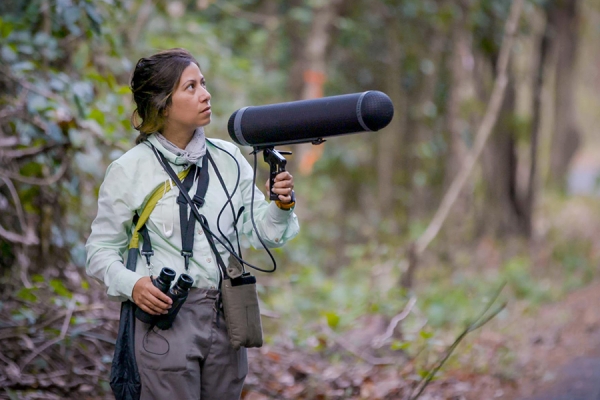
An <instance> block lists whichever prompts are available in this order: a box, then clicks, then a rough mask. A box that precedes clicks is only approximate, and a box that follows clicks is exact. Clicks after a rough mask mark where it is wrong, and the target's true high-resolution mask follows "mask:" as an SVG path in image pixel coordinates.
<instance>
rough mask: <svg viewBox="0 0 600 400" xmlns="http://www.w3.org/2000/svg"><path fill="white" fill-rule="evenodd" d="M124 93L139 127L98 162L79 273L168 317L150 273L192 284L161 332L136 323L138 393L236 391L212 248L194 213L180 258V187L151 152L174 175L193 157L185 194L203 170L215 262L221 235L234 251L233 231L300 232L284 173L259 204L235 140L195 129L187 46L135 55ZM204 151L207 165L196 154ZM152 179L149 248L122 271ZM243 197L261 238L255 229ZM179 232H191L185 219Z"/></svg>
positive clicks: (251, 237) (198, 92) (196, 83)
mask: <svg viewBox="0 0 600 400" xmlns="http://www.w3.org/2000/svg"><path fill="white" fill-rule="evenodd" d="M131 90H132V92H133V99H134V101H135V103H136V106H137V109H136V111H135V112H134V114H133V116H132V121H133V123H134V126H135V128H136V129H137V130H138V131H139V132H140V135H139V137H138V139H137V140H136V143H137V145H136V146H135V147H134V148H133V149H131V150H130V151H128V152H127V153H125V154H124V155H123V156H121V157H120V158H119V159H118V160H116V161H114V162H113V163H112V164H111V165H110V166H109V167H108V169H107V171H106V175H105V179H104V182H103V183H102V186H101V187H100V192H99V198H98V215H97V217H96V219H95V220H94V222H93V223H92V233H91V235H90V237H89V239H88V241H87V244H86V250H87V272H88V274H89V275H91V276H93V277H94V278H96V279H98V280H100V281H101V282H103V283H104V284H105V285H106V287H107V294H108V296H109V298H111V299H115V300H118V301H125V300H131V301H133V302H134V303H135V304H136V305H137V306H138V307H139V308H140V309H141V310H143V311H144V312H146V313H148V314H150V315H162V314H167V313H168V312H169V309H170V307H171V303H172V301H171V299H170V298H169V297H168V296H167V295H165V294H164V293H162V292H161V291H160V290H159V289H158V288H157V287H155V286H154V284H153V283H152V280H151V276H157V275H158V274H159V272H160V270H161V268H162V267H169V268H171V269H173V270H175V271H176V272H177V274H178V275H179V274H181V273H187V274H188V275H189V276H191V277H192V278H193V280H194V284H193V286H194V287H193V288H192V289H191V290H190V293H189V295H188V298H187V301H186V302H185V303H184V304H183V307H182V308H181V310H180V311H179V313H178V315H177V317H176V318H175V320H174V323H173V326H172V327H171V328H170V329H168V330H159V329H158V328H156V327H152V326H150V325H148V324H145V323H142V322H141V321H139V320H138V321H136V328H135V353H136V362H137V366H138V369H139V372H140V378H141V384H142V389H141V398H142V399H168V398H170V399H200V398H201V399H202V400H207V399H235V398H239V397H240V394H241V390H242V386H243V382H244V379H245V376H246V374H247V358H246V349H245V348H243V347H242V348H240V349H239V350H234V349H233V348H232V347H231V345H230V344H229V340H228V335H227V331H226V324H225V322H224V320H223V312H222V310H221V308H220V307H219V302H218V298H219V287H220V286H219V285H220V282H221V272H220V270H219V267H218V265H217V262H216V259H215V254H213V252H212V251H211V246H210V244H209V242H208V240H207V237H206V236H207V235H206V234H205V233H204V231H203V229H202V227H201V226H200V224H199V223H195V221H194V218H191V223H195V226H194V229H192V230H191V234H192V235H193V249H192V251H191V252H188V253H186V255H187V256H189V255H190V254H191V257H184V256H182V247H183V246H184V244H183V242H182V240H183V238H182V228H181V226H182V224H183V223H184V222H186V223H187V221H184V219H187V218H184V217H183V215H184V214H181V215H180V212H181V204H180V203H181V202H180V203H178V202H177V199H178V193H179V190H178V189H177V187H175V186H174V185H173V183H172V181H170V180H169V175H167V172H165V170H164V168H163V166H162V165H161V163H160V162H159V161H158V159H157V154H155V152H154V149H156V150H158V152H160V153H161V154H162V156H163V157H164V159H166V160H167V161H168V164H169V165H170V166H171V167H172V169H173V170H174V171H175V173H179V172H181V171H183V170H185V169H187V168H191V166H192V165H196V167H194V168H193V169H194V170H196V172H195V175H198V176H199V177H196V176H194V181H193V186H192V187H191V189H190V191H189V194H190V196H194V193H196V188H197V185H198V181H199V180H200V177H201V176H202V174H208V188H207V191H206V195H205V196H204V203H203V205H202V206H201V208H199V211H200V213H201V214H202V215H204V216H205V217H206V219H207V220H208V224H209V226H210V228H211V231H212V232H215V233H217V232H218V234H217V236H219V237H221V238H222V240H221V242H216V246H217V250H218V252H219V254H220V256H221V258H222V259H223V260H228V259H229V252H228V250H227V249H226V248H225V246H224V245H223V244H225V245H227V247H228V248H229V249H230V250H234V249H235V248H236V243H238V245H239V238H238V237H237V234H238V233H239V235H241V236H244V237H246V238H247V239H248V241H249V242H250V243H251V244H252V245H253V246H255V247H260V246H261V242H260V238H262V242H263V243H264V244H265V245H266V246H268V247H277V246H281V245H282V244H284V243H285V242H286V241H288V240H290V239H291V238H293V237H294V236H295V235H296V234H297V233H298V230H299V227H298V222H297V218H296V216H295V214H294V212H293V204H294V203H293V188H294V181H293V177H292V176H291V175H290V174H289V173H288V172H282V173H280V174H279V175H277V178H276V179H275V183H274V185H273V192H274V193H277V194H278V195H279V201H278V202H271V203H268V202H267V201H266V200H265V198H264V196H263V195H262V193H261V192H260V191H258V190H253V189H254V185H253V170H252V168H251V167H250V165H249V164H248V162H247V161H246V160H245V158H244V157H243V156H242V155H241V153H240V151H239V149H238V148H237V147H236V146H235V145H233V144H231V143H229V142H226V141H221V140H217V139H211V140H206V139H205V136H204V130H203V127H204V126H206V125H208V124H209V123H210V120H211V107H210V99H211V95H210V93H209V92H208V90H207V87H206V81H205V79H204V76H203V74H202V72H201V70H200V66H199V64H198V62H197V61H196V60H195V59H194V57H193V56H192V55H191V54H190V53H189V52H187V51H186V50H183V49H171V50H167V51H163V52H160V53H157V54H154V55H152V56H150V57H148V58H142V59H140V60H139V61H138V63H137V65H136V67H135V71H134V73H133V76H132V79H131ZM137 122H139V123H137ZM207 152H208V153H209V154H210V156H211V157H212V159H213V160H214V165H212V164H208V166H207V164H206V162H205V163H204V164H203V163H202V161H205V160H204V159H205V158H206V156H208V154H207ZM209 159H210V158H209ZM203 165H204V167H202V166H203ZM201 167H202V168H201ZM215 168H216V169H217V171H215ZM218 174H220V175H221V177H219V176H218ZM220 178H222V182H221V179H220ZM160 185H163V186H165V187H167V186H169V185H170V187H169V189H171V188H172V189H171V190H169V191H166V190H165V192H166V193H165V194H164V196H163V197H162V198H161V199H160V200H159V202H158V204H157V205H156V208H155V209H154V210H153V211H152V214H151V215H150V217H149V220H148V222H147V223H146V228H147V231H148V234H149V236H148V237H149V239H150V240H149V242H150V243H151V245H152V252H153V255H151V256H149V255H148V253H145V254H144V255H148V258H146V257H137V263H136V267H135V271H130V270H128V269H127V268H126V267H125V265H124V260H123V255H124V254H125V253H126V250H127V247H128V244H129V240H130V238H131V232H132V218H133V216H134V215H135V214H136V213H139V212H140V211H141V210H142V209H143V206H144V205H145V203H146V202H147V200H148V196H149V194H150V193H151V192H152V191H153V190H155V189H156V188H157V187H159V186H160ZM268 189H269V188H267V190H268ZM253 193H254V200H253V201H252V196H253ZM228 196H229V197H231V202H230V203H229V204H228ZM231 204H232V205H233V207H231ZM251 204H253V205H254V212H253V216H254V220H255V223H256V228H257V230H258V232H259V235H260V238H259V237H258V236H257V233H256V231H255V229H253V222H252V218H251ZM183 207H187V204H185V205H184V206H183ZM185 215H189V209H187V211H185ZM238 217H239V218H238ZM183 226H184V227H185V224H183ZM186 232H188V233H189V232H190V231H189V230H188V229H187V228H186ZM184 236H186V237H189V235H187V234H186V235H184ZM228 243H229V245H228ZM183 253H185V252H183ZM147 261H148V262H147Z"/></svg>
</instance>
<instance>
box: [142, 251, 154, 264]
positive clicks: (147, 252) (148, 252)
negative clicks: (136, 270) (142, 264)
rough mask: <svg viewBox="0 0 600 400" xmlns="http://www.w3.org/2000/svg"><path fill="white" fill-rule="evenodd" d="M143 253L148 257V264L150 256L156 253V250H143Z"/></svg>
mask: <svg viewBox="0 0 600 400" xmlns="http://www.w3.org/2000/svg"><path fill="white" fill-rule="evenodd" d="M141 254H142V255H143V256H144V257H146V264H148V265H150V257H152V256H153V255H154V250H150V251H144V250H142V251H141Z"/></svg>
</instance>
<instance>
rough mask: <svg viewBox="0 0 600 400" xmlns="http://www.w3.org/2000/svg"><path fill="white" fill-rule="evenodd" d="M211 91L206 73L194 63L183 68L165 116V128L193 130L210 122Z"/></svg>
mask: <svg viewBox="0 0 600 400" xmlns="http://www.w3.org/2000/svg"><path fill="white" fill-rule="evenodd" d="M211 113H212V112H211V110H210V93H208V90H206V82H205V80H204V75H202V72H200V68H198V66H197V65H196V64H194V63H190V65H189V66H188V67H187V68H186V69H184V70H183V73H182V74H181V78H179V82H178V83H177V86H176V87H175V89H174V90H173V94H172V96H171V105H170V106H169V107H168V108H167V110H166V113H165V116H166V119H165V130H173V129H177V130H179V129H184V130H190V131H193V130H195V129H196V128H198V127H200V126H205V125H208V124H209V123H210V116H211Z"/></svg>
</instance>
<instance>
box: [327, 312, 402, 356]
mask: <svg viewBox="0 0 600 400" xmlns="http://www.w3.org/2000/svg"><path fill="white" fill-rule="evenodd" d="M321 329H322V331H323V332H324V333H325V334H326V335H327V337H328V338H330V339H331V340H333V341H334V342H335V343H336V344H337V345H338V346H340V347H342V348H343V349H344V350H346V351H347V352H349V353H351V354H353V355H354V356H356V357H358V358H360V359H361V360H364V361H366V362H367V363H369V364H371V365H394V364H397V363H398V360H397V359H393V358H388V357H386V358H382V357H373V356H372V355H370V354H366V353H365V352H364V351H359V350H356V349H355V348H354V347H353V346H351V345H350V344H348V343H346V341H345V340H343V339H342V338H340V337H339V336H337V335H336V334H335V333H334V332H333V331H332V330H331V328H330V327H329V325H327V322H326V321H321Z"/></svg>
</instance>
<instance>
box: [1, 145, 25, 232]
mask: <svg viewBox="0 0 600 400" xmlns="http://www.w3.org/2000/svg"><path fill="white" fill-rule="evenodd" d="M0 154H1V153H0ZM0 179H2V180H3V181H4V183H5V184H6V186H8V191H9V192H10V195H11V196H12V198H13V202H14V203H15V209H16V210H17V217H18V218H19V222H20V223H21V228H22V230H23V231H25V227H26V225H27V223H26V222H25V214H24V213H23V207H22V205H21V199H19V194H18V193H17V189H16V188H15V185H13V183H12V182H11V180H10V179H7V178H4V177H2V176H0Z"/></svg>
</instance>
